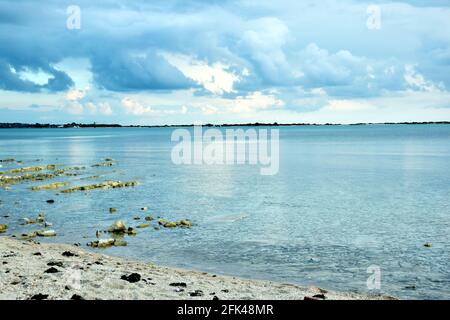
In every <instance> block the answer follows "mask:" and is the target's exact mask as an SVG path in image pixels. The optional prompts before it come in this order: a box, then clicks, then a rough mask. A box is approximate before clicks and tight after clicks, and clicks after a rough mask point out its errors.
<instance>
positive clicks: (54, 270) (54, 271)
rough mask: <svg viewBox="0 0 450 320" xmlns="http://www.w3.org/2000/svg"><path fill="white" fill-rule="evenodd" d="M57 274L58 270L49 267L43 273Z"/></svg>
mask: <svg viewBox="0 0 450 320" xmlns="http://www.w3.org/2000/svg"><path fill="white" fill-rule="evenodd" d="M57 272H59V270H58V269H56V268H54V267H51V268H49V269H47V270H45V271H44V273H57Z"/></svg>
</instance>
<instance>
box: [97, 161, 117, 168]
mask: <svg viewBox="0 0 450 320" xmlns="http://www.w3.org/2000/svg"><path fill="white" fill-rule="evenodd" d="M113 165H114V163H113V162H111V161H106V162H101V163H96V164H94V165H92V167H93V168H98V167H112V166H113Z"/></svg>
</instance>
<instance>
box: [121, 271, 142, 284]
mask: <svg viewBox="0 0 450 320" xmlns="http://www.w3.org/2000/svg"><path fill="white" fill-rule="evenodd" d="M120 279H122V280H125V281H128V282H130V283H135V282H139V281H140V280H141V275H140V274H139V273H132V274H130V275H123V276H121V277H120Z"/></svg>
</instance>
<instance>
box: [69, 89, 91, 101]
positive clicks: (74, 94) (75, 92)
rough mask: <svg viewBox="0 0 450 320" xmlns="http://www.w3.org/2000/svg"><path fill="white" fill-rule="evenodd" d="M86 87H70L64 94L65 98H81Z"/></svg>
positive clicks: (75, 99) (84, 94) (72, 99)
mask: <svg viewBox="0 0 450 320" xmlns="http://www.w3.org/2000/svg"><path fill="white" fill-rule="evenodd" d="M87 91H88V89H86V90H82V89H72V90H69V91H68V92H67V94H66V99H67V100H69V101H77V100H81V99H83V98H84V97H85V96H86V93H87Z"/></svg>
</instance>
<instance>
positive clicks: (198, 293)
mask: <svg viewBox="0 0 450 320" xmlns="http://www.w3.org/2000/svg"><path fill="white" fill-rule="evenodd" d="M189 295H190V296H191V297H201V296H203V291H202V290H195V291H192V292H190V293H189Z"/></svg>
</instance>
